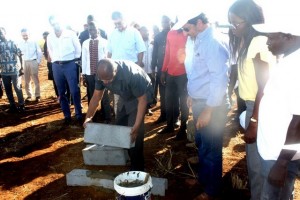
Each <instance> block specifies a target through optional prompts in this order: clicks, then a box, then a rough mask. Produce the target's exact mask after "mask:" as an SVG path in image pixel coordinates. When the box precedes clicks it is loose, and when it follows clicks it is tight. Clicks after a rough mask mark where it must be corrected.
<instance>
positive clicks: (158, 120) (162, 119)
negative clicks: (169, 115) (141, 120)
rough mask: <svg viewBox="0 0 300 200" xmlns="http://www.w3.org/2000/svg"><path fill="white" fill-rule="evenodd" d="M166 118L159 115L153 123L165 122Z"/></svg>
mask: <svg viewBox="0 0 300 200" xmlns="http://www.w3.org/2000/svg"><path fill="white" fill-rule="evenodd" d="M166 121H167V119H166V118H164V117H162V116H160V117H159V118H158V119H157V120H156V121H155V122H153V123H154V124H160V123H163V122H166Z"/></svg>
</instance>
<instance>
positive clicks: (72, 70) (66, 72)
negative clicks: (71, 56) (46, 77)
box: [52, 61, 82, 119]
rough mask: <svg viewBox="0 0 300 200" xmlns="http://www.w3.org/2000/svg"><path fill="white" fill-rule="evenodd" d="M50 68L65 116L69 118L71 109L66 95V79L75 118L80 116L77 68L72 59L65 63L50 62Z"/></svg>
mask: <svg viewBox="0 0 300 200" xmlns="http://www.w3.org/2000/svg"><path fill="white" fill-rule="evenodd" d="M52 70H53V76H54V80H55V83H56V86H57V90H58V95H59V100H60V106H61V109H62V111H63V113H64V116H65V118H71V111H70V105H69V100H68V98H67V96H66V91H67V87H66V81H67V83H68V85H69V88H70V92H71V95H72V99H73V103H74V107H75V114H76V118H77V119H80V118H82V111H81V100H80V88H79V80H78V72H77V71H78V69H77V66H76V64H75V62H74V61H72V62H69V63H67V64H63V65H60V64H56V63H52Z"/></svg>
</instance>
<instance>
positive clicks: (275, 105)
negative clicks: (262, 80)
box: [257, 50, 300, 160]
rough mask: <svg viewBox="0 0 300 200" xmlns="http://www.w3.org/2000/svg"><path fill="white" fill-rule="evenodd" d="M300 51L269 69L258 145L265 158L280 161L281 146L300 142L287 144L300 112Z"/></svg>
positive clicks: (299, 155)
mask: <svg viewBox="0 0 300 200" xmlns="http://www.w3.org/2000/svg"><path fill="white" fill-rule="evenodd" d="M299 57H300V50H297V51H295V52H293V53H292V54H290V55H288V56H286V57H284V58H283V59H282V60H280V61H279V64H278V65H275V66H273V67H272V68H271V69H270V78H269V80H268V82H267V84H266V86H265V89H264V96H263V97H262V99H261V102H260V106H259V116H258V119H259V120H258V129H257V147H258V152H259V154H260V156H261V157H262V158H263V159H264V160H277V159H278V156H279V154H280V152H281V149H290V150H296V151H297V153H296V155H295V156H294V157H293V159H292V160H298V159H300V143H296V144H293V145H292V144H290V145H284V143H285V140H286V135H287V130H288V127H289V125H290V122H291V120H292V119H293V115H300V92H299V91H300V79H299V74H300V67H299Z"/></svg>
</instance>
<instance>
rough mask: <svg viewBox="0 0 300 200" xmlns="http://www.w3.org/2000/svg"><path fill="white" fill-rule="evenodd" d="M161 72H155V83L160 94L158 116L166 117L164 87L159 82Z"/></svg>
mask: <svg viewBox="0 0 300 200" xmlns="http://www.w3.org/2000/svg"><path fill="white" fill-rule="evenodd" d="M161 73H162V72H157V74H156V84H157V85H158V90H159V95H160V116H161V117H162V118H164V119H166V118H167V115H166V87H165V86H164V85H163V84H161V82H160V77H161Z"/></svg>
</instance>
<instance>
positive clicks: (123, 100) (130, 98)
mask: <svg viewBox="0 0 300 200" xmlns="http://www.w3.org/2000/svg"><path fill="white" fill-rule="evenodd" d="M115 62H116V63H117V65H118V68H117V73H116V76H115V78H114V80H113V81H112V82H111V83H109V84H104V83H103V82H102V81H101V80H98V79H97V80H96V85H95V89H96V90H104V89H105V88H106V89H108V90H110V91H112V92H113V93H114V94H118V95H120V101H119V105H118V107H119V108H121V107H123V106H125V110H126V113H130V112H131V111H132V110H134V109H136V108H137V105H138V102H137V98H138V97H141V96H142V95H144V94H146V96H147V101H148V103H150V102H151V101H152V100H153V87H152V84H151V80H150V78H149V76H148V75H147V73H146V72H145V71H144V70H143V69H142V68H141V67H140V66H138V65H136V64H135V63H133V62H131V61H115Z"/></svg>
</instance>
